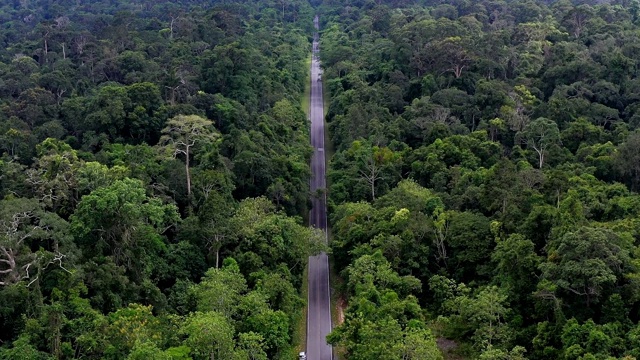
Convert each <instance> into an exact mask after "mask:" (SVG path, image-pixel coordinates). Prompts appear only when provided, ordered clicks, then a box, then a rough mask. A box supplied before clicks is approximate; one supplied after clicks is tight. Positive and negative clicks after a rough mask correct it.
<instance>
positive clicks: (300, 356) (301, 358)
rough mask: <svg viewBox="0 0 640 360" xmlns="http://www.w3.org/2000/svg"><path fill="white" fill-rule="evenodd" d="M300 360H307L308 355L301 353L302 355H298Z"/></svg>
mask: <svg viewBox="0 0 640 360" xmlns="http://www.w3.org/2000/svg"><path fill="white" fill-rule="evenodd" d="M298 360H307V354H305V353H304V351H303V352H301V353H300V354H298Z"/></svg>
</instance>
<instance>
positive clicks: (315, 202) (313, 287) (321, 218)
mask: <svg viewBox="0 0 640 360" xmlns="http://www.w3.org/2000/svg"><path fill="white" fill-rule="evenodd" d="M313 22H314V25H315V27H316V30H318V29H319V26H318V17H317V16H316V17H315V19H314V20H313ZM318 53H319V45H318V33H316V34H315V35H314V41H313V55H312V60H311V95H310V96H311V99H310V102H309V106H310V109H309V117H310V120H311V146H312V147H313V156H312V157H311V181H310V186H311V193H312V194H315V192H316V190H318V189H325V188H326V186H327V182H326V171H325V170H326V169H325V156H324V109H323V104H324V103H323V100H322V81H321V79H320V74H321V73H322V72H321V70H320V62H319V60H318ZM309 223H310V224H311V225H312V226H314V227H316V228H319V229H323V230H324V231H325V234H326V229H327V198H326V194H325V193H323V195H322V196H319V197H315V196H314V197H312V207H311V211H310V214H309ZM325 238H326V237H325ZM308 300H309V307H308V312H307V360H332V359H333V354H332V348H331V346H330V345H328V344H327V341H326V337H327V335H328V334H329V332H331V301H330V299H329V259H328V257H327V254H325V253H321V254H320V255H316V256H311V257H309V299H308Z"/></svg>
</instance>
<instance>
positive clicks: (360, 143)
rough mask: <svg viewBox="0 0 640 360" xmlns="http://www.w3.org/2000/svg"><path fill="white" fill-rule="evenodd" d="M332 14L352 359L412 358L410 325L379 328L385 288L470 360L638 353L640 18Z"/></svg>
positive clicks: (339, 204) (614, 6)
mask: <svg viewBox="0 0 640 360" xmlns="http://www.w3.org/2000/svg"><path fill="white" fill-rule="evenodd" d="M321 9H322V10H323V16H322V17H321V19H322V21H323V22H324V25H323V27H322V29H323V30H322V36H321V48H322V52H321V54H320V56H321V58H322V61H323V66H324V68H325V69H324V71H325V75H323V82H324V83H325V87H326V89H327V91H328V92H329V99H328V103H329V108H328V109H327V121H328V123H329V129H330V133H331V139H332V140H333V142H334V146H335V149H337V151H336V153H335V155H334V156H333V157H332V158H331V159H330V164H331V169H330V172H329V180H330V188H329V190H330V192H329V197H330V203H331V205H332V206H331V209H330V210H331V214H330V220H331V224H332V228H333V229H332V230H333V236H334V239H333V243H332V249H333V256H334V258H335V263H336V266H337V268H338V271H341V274H342V275H343V276H344V277H345V280H346V282H347V286H346V291H347V294H346V295H347V296H348V300H347V302H348V303H349V306H348V308H347V309H346V317H345V323H344V324H343V325H341V326H339V327H338V328H337V329H336V330H335V331H334V333H333V334H332V335H331V336H330V339H331V340H332V341H333V342H334V343H335V344H340V345H341V346H343V347H344V350H345V352H346V357H347V358H348V359H360V358H363V359H364V358H367V357H369V358H394V357H393V356H395V355H392V354H393V350H392V349H391V348H392V347H393V346H396V348H399V347H401V346H400V345H399V344H400V340H399V339H400V335H399V334H400V332H401V331H403V329H404V328H403V327H402V324H400V326H398V324H397V323H396V322H394V321H397V322H400V323H401V321H399V320H396V319H385V320H384V321H380V322H376V321H377V318H376V316H377V315H372V314H371V309H373V308H374V307H373V306H372V305H371V303H376V304H379V303H380V302H381V299H382V298H383V297H384V290H382V289H384V288H388V289H391V290H393V291H394V292H397V293H398V294H400V295H399V298H400V299H402V298H404V297H405V296H407V295H413V296H415V297H416V298H417V299H418V303H419V304H420V305H421V306H423V307H424V308H425V309H427V310H426V311H427V318H428V319H429V321H428V323H429V324H430V325H431V327H432V328H433V329H435V330H437V333H436V335H437V336H440V337H444V338H448V339H442V344H443V350H445V351H450V349H446V348H447V347H450V345H448V343H447V341H456V344H457V345H458V350H457V352H459V353H461V354H462V355H466V356H467V358H474V359H525V358H529V359H609V358H618V359H622V358H625V356H629V357H627V358H628V359H631V358H632V356H635V357H637V356H638V354H639V353H638V352H637V349H636V348H637V346H638V343H637V341H636V340H637V332H638V331H637V329H636V328H635V324H636V323H637V322H638V320H639V318H638V311H637V309H638V307H639V306H640V303H639V302H638V301H639V299H640V296H639V294H640V293H639V292H638V291H639V288H638V279H639V275H640V272H639V270H638V268H637V264H638V256H639V254H640V252H639V249H638V241H637V239H638V235H639V232H638V221H637V217H638V214H639V211H640V209H639V208H638V203H639V201H640V200H639V199H640V196H639V195H638V193H637V191H638V187H639V186H640V185H639V184H640V180H639V179H640V167H639V165H638V164H640V160H639V155H638V154H639V152H638V148H639V147H640V141H639V139H640V136H639V135H638V132H637V131H636V130H637V128H638V119H640V117H639V116H638V113H637V110H638V104H637V103H638V100H639V99H640V98H639V97H638V80H637V75H638V74H637V70H636V68H637V65H638V58H639V57H638V52H637V51H636V50H635V49H636V48H638V37H637V35H636V32H637V30H638V22H637V20H638V10H637V9H638V4H637V3H636V2H633V1H632V2H613V3H603V2H589V3H583V2H570V1H558V2H554V3H549V2H531V1H508V2H490V1H472V2H468V1H467V2H460V1H454V2H449V3H447V4H443V3H442V2H434V1H426V2H420V3H419V4H416V3H409V2H400V1H386V2H384V3H376V4H374V3H373V2H357V1H356V2H349V6H342V4H338V3H337V2H334V1H325V2H324V3H323V5H322V7H321ZM354 9H357V10H354ZM362 149H365V150H367V151H368V150H369V149H374V150H373V151H372V153H374V154H375V153H376V151H377V152H381V151H382V149H388V151H389V152H390V153H391V154H393V156H389V159H392V160H391V161H388V162H384V163H383V162H381V161H378V162H375V161H373V162H369V163H367V162H366V161H363V159H365V157H364V156H363V154H365V153H366V152H365V151H363V150H362ZM382 158H383V157H380V159H382ZM373 159H375V157H373ZM371 164H373V165H377V168H376V169H377V170H378V174H379V176H378V177H377V178H376V181H375V184H373V186H370V185H371V184H370V183H369V182H367V177H366V174H367V172H366V171H364V170H367V169H370V168H371V166H369V167H367V165H371ZM408 188H411V189H413V190H412V191H407V189H408ZM374 195H375V196H374ZM424 198H430V199H434V201H422V199H424ZM371 258H375V259H376V261H375V262H373V261H372V260H371ZM384 261H386V262H387V264H388V265H387V266H380V265H379V264H380V263H383V262H384ZM363 264H367V265H368V266H369V268H370V269H372V270H371V272H372V274H371V275H368V276H365V275H362V276H360V277H357V279H358V285H356V284H354V283H352V278H353V271H354V269H356V268H358V269H362V268H364V267H365V266H364V265H363ZM390 273H394V274H396V275H412V276H415V277H416V278H417V279H418V280H420V282H421V283H422V285H423V286H422V291H419V290H417V289H419V288H416V290H413V291H410V292H409V293H404V292H401V290H399V289H398V288H397V285H396V284H395V283H394V282H393V281H391V280H389V279H390V277H389V276H390V275H389V274H390ZM381 278H384V279H387V280H386V281H385V282H383V283H382V284H381V280H380V279H381ZM364 284H366V285H364ZM427 285H428V286H427ZM427 287H428V289H427ZM374 288H375V291H374ZM387 291H389V290H387ZM365 304H366V306H365ZM416 319H420V320H421V319H422V318H421V317H420V316H416ZM356 324H357V326H356ZM377 336H384V337H386V340H383V339H381V338H379V337H377ZM458 355H460V354H458ZM385 356H386V357H385ZM404 358H411V356H410V355H405V357H404ZM456 358H457V357H456Z"/></svg>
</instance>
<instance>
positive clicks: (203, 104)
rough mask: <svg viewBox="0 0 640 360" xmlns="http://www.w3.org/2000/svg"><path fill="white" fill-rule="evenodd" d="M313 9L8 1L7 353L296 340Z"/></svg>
mask: <svg viewBox="0 0 640 360" xmlns="http://www.w3.org/2000/svg"><path fill="white" fill-rule="evenodd" d="M313 16H314V12H313V11H312V8H311V6H310V5H309V4H308V3H306V2H302V1H300V2H297V1H287V2H286V3H281V2H275V1H273V2H269V1H260V2H256V3H244V2H234V1H222V2H220V3H216V2H212V1H196V0H193V1H180V2H173V1H165V0H157V1H143V0H139V1H138V0H109V1H107V0H104V1H98V0H91V1H88V0H87V1H85V0H78V1H76V0H73V1H59V0H55V1H54V0H21V1H17V0H16V1H3V2H2V4H1V5H0V18H1V21H0V23H1V24H2V25H1V26H0V43H1V46H0V138H1V139H0V147H1V149H0V152H1V153H2V158H1V159H0V199H1V200H0V359H11V360H17V359H25V360H26V359H28V360H34V359H141V360H143V359H144V360H147V359H213V358H215V359H234V360H235V359H237V360H245V359H247V360H249V359H251V360H257V359H264V360H266V359H290V358H292V357H294V356H295V355H294V353H295V351H296V349H294V348H293V346H292V343H293V340H292V337H293V336H294V335H295V334H294V333H295V331H296V328H297V326H298V325H297V324H298V323H300V318H303V314H304V313H303V308H304V304H305V301H304V299H303V298H302V297H301V295H300V291H299V290H300V288H301V284H302V279H303V270H304V269H305V264H306V262H307V259H308V256H309V254H311V253H313V252H314V251H316V246H315V245H316V244H321V243H320V242H319V241H320V240H321V239H322V237H321V236H319V235H318V234H316V233H314V232H313V231H312V230H310V229H309V228H308V227H307V226H306V225H305V219H304V216H302V215H301V214H304V213H305V212H306V211H307V209H308V205H307V203H308V201H309V200H308V198H309V196H308V178H309V172H310V171H309V165H308V163H309V158H310V155H311V148H310V146H309V140H308V136H309V135H308V131H309V130H308V124H307V120H306V117H305V114H304V112H303V110H302V104H301V99H302V97H303V93H304V87H305V81H306V79H307V77H308V69H307V61H308V54H309V53H310V36H311V35H312V32H313V23H312V20H313ZM314 239H316V240H317V241H318V242H314Z"/></svg>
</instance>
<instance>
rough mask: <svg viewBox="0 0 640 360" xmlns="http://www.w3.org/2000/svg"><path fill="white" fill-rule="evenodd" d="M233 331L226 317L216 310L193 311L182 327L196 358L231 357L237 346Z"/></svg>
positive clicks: (199, 359) (186, 342)
mask: <svg viewBox="0 0 640 360" xmlns="http://www.w3.org/2000/svg"><path fill="white" fill-rule="evenodd" d="M233 333H234V329H233V326H232V325H231V324H230V323H229V321H228V320H227V319H226V317H225V316H224V315H222V314H220V313H218V312H215V311H208V312H195V313H192V314H191V315H189V317H187V318H186V319H185V321H184V324H183V325H182V326H181V327H180V334H183V335H184V336H186V340H185V342H184V343H185V345H187V346H189V347H190V348H191V354H192V356H193V359H194V360H204V359H211V358H213V359H231V358H232V357H233V351H234V347H235V341H234V339H233Z"/></svg>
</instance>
